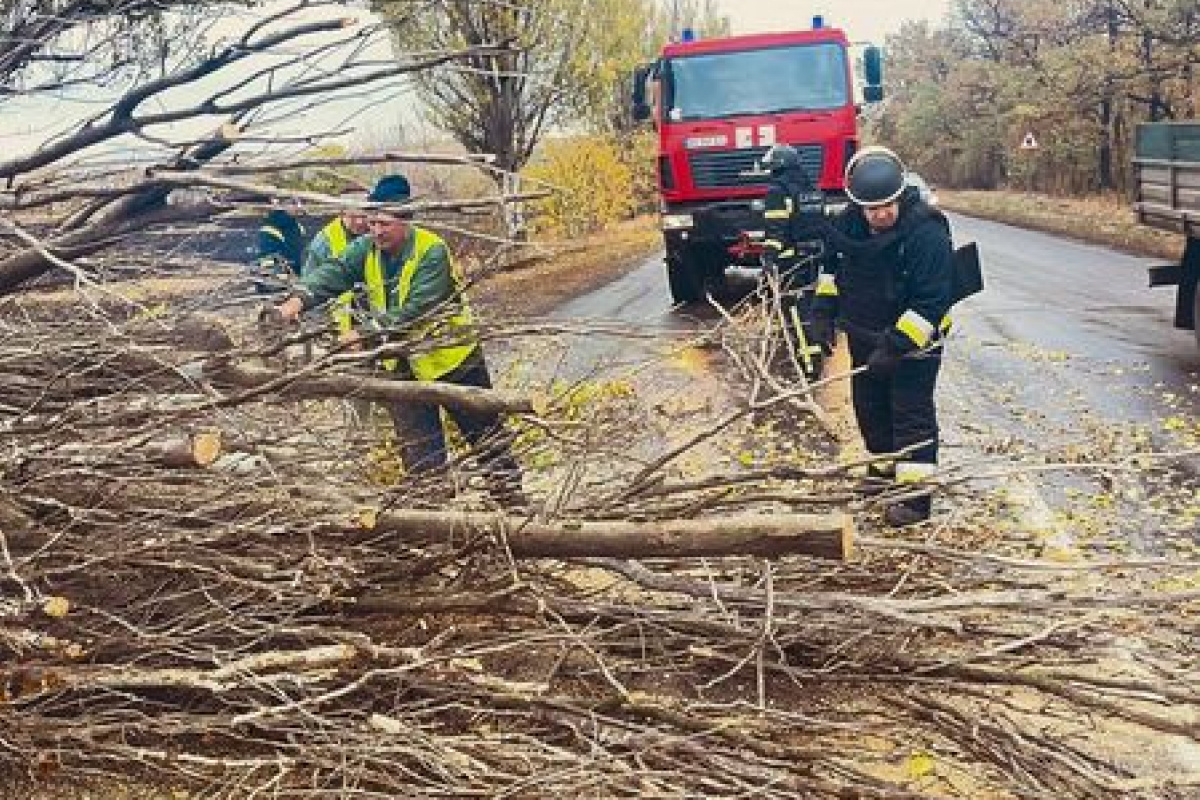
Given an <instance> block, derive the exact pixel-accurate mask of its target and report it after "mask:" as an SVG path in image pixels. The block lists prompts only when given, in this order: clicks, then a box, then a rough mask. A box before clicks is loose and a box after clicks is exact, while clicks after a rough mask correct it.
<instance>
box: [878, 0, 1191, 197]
mask: <svg viewBox="0 0 1200 800" xmlns="http://www.w3.org/2000/svg"><path fill="white" fill-rule="evenodd" d="M1198 35H1200V19H1198V15H1197V14H1196V11H1195V4H1194V3H1188V2H1182V1H1177V0H1162V1H1161V2H1160V1H1158V0H1153V1H1152V2H1140V1H1139V2H1132V1H1130V2H1126V1H1125V0H1081V2H1073V3H1067V4H1058V5H1047V4H1043V3H1039V2H1034V0H959V2H958V3H957V5H956V11H955V14H954V16H953V18H952V20H951V21H950V23H949V24H948V25H947V26H946V27H945V28H944V29H940V30H931V29H929V28H928V27H927V26H924V27H913V26H910V27H907V28H905V29H903V30H902V31H901V32H900V33H899V34H897V35H895V36H893V37H891V38H890V39H889V40H888V49H889V58H890V62H891V75H892V81H893V82H894V83H895V86H894V88H893V92H892V98H891V100H890V102H889V105H888V107H887V108H886V109H885V110H884V111H883V113H882V114H880V115H879V117H878V119H877V120H876V132H877V134H878V135H879V136H880V137H881V138H885V139H887V140H889V141H892V142H893V143H895V144H896V145H897V146H899V147H901V148H902V149H904V150H905V152H907V153H910V154H912V155H911V156H910V158H911V159H912V160H913V161H914V163H916V164H917V165H918V166H920V167H921V168H922V169H924V170H926V171H928V172H929V173H930V175H931V176H932V177H934V178H936V179H937V180H941V181H945V182H947V183H949V184H951V185H959V186H970V187H980V188H988V187H992V186H996V185H1001V184H1005V183H1011V184H1015V185H1018V186H1023V187H1026V188H1038V189H1045V190H1051V191H1060V192H1075V193H1079V192H1089V191H1095V190H1105V189H1114V188H1115V189H1120V188H1123V187H1124V186H1125V185H1126V183H1127V180H1128V175H1127V166H1126V165H1127V164H1128V163H1129V160H1130V154H1131V146H1132V145H1131V140H1132V130H1133V127H1134V125H1136V123H1137V122H1140V121H1143V120H1147V119H1161V118H1172V117H1177V116H1179V115H1180V112H1181V111H1182V112H1184V113H1194V112H1195V107H1194V100H1192V98H1193V97H1194V95H1195V92H1194V86H1193V84H1194V78H1193V75H1192V65H1193V64H1194V63H1195V61H1196V60H1197V58H1198V57H1200V50H1198V49H1197V45H1196V42H1197V40H1198ZM931 54H932V55H931ZM1033 131H1036V132H1037V138H1038V141H1039V143H1040V145H1041V147H1040V148H1039V150H1038V151H1036V152H1029V151H1021V150H1019V149H1018V147H1017V145H1018V144H1019V142H1020V141H1021V139H1022V137H1023V136H1024V134H1025V133H1026V132H1033Z"/></svg>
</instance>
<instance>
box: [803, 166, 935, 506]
mask: <svg viewBox="0 0 1200 800" xmlns="http://www.w3.org/2000/svg"><path fill="white" fill-rule="evenodd" d="M846 194H847V195H848V196H849V198H850V201H851V203H850V204H849V205H848V206H847V208H846V209H845V210H844V211H843V212H842V213H841V214H840V215H839V216H838V217H837V218H836V219H835V220H834V221H833V225H832V226H831V227H830V230H829V232H828V237H827V239H828V242H829V244H830V255H829V257H827V258H826V260H825V262H824V265H823V267H822V272H821V275H820V276H819V277H818V282H817V297H816V300H815V302H814V322H813V325H812V330H813V336H814V338H815V339H817V340H818V341H820V342H822V344H824V345H826V346H832V343H833V335H834V334H833V330H834V321H835V320H836V322H837V325H838V326H839V327H841V328H842V329H843V330H844V331H845V332H846V338H847V341H848V343H849V346H850V357H851V361H852V363H853V365H854V366H855V367H860V366H866V367H867V369H866V370H865V371H863V372H859V373H857V374H855V375H854V377H853V378H852V383H851V386H852V393H853V401H854V414H855V418H856V420H857V423H858V429H859V432H860V433H861V434H862V437H863V441H864V444H865V445H866V449H867V450H868V452H870V453H871V454H873V455H879V456H884V455H888V454H899V455H897V456H896V457H895V458H894V459H880V460H878V461H875V462H873V463H872V464H871V465H870V466H869V468H868V485H869V484H870V482H871V481H874V482H875V486H877V487H890V486H892V485H893V483H894V484H900V485H901V488H903V489H905V490H906V491H904V492H903V493H901V494H900V496H901V497H902V498H903V499H901V500H899V501H897V502H895V503H892V504H890V505H888V506H886V507H885V508H884V515H883V516H884V522H885V523H886V524H888V525H890V526H893V527H902V526H905V525H911V524H913V523H917V522H920V521H922V520H925V519H928V518H929V514H930V510H931V504H932V496H931V494H930V493H929V491H928V490H926V491H922V490H921V487H920V485H919V484H920V483H921V482H922V481H923V480H925V479H927V478H928V477H929V476H930V475H931V473H932V472H933V471H934V469H935V467H936V464H937V457H938V421H937V409H936V406H935V402H934V391H935V388H936V384H937V378H938V371H939V369H940V368H941V360H942V341H941V337H942V335H943V334H944V333H945V332H946V331H947V330H948V328H949V317H948V312H949V309H950V306H951V303H952V290H953V251H952V246H951V240H950V229H949V224H948V222H947V221H946V218H945V217H944V216H942V214H941V213H940V212H938V211H936V210H935V209H932V208H930V207H929V206H928V205H927V204H926V203H924V202H923V201H922V200H921V199H920V196H919V194H918V192H917V190H916V189H914V188H912V187H908V186H906V183H905V168H904V165H903V163H902V162H901V161H900V158H899V157H898V156H897V155H896V154H895V153H893V152H892V151H890V150H888V149H886V148H882V147H870V148H866V149H864V150H862V151H861V152H859V153H858V154H856V155H855V156H854V158H852V159H851V160H850V162H849V163H848V164H847V165H846Z"/></svg>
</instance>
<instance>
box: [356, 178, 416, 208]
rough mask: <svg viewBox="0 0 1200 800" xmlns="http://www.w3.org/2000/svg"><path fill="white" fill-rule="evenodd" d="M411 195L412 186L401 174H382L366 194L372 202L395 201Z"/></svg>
mask: <svg viewBox="0 0 1200 800" xmlns="http://www.w3.org/2000/svg"><path fill="white" fill-rule="evenodd" d="M410 197H412V188H411V187H410V186H409V185H408V178H406V177H404V176H403V175H400V174H396V175H384V176H383V177H382V178H380V179H379V183H377V184H375V188H374V189H372V190H371V193H370V194H369V195H367V200H369V201H371V202H372V203H396V202H400V201H403V200H407V199H408V198H410Z"/></svg>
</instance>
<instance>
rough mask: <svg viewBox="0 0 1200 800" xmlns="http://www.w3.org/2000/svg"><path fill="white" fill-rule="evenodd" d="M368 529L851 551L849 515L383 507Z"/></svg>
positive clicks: (552, 544)
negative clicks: (640, 516) (544, 513)
mask: <svg viewBox="0 0 1200 800" xmlns="http://www.w3.org/2000/svg"><path fill="white" fill-rule="evenodd" d="M364 525H365V526H366V527H370V528H371V530H372V532H374V533H380V532H384V533H399V534H402V535H412V536H415V537H420V538H442V539H444V538H450V537H453V536H462V535H464V534H481V533H488V534H492V535H495V536H497V537H498V538H501V539H502V540H503V541H504V542H505V543H506V544H507V546H508V549H509V550H510V551H511V552H512V554H513V556H515V557H517V558H577V557H585V556H600V557H612V558H660V557H661V558H672V557H694V556H731V555H748V556H781V555H807V556H815V557H817V558H828V559H834V560H842V561H844V560H846V559H848V558H849V557H850V555H851V552H852V550H853V540H854V521H853V519H852V518H851V517H850V515H848V514H771V515H768V514H740V515H737V516H730V517H711V518H707V517H706V518H703V519H690V520H663V521H660V522H632V521H628V520H616V521H597V522H569V521H568V522H555V523H547V522H539V521H536V520H529V519H526V518H523V517H513V516H505V515H502V514H488V513H445V512H437V511H414V510H395V511H385V512H381V513H379V514H377V515H374V516H373V518H371V519H367V520H364Z"/></svg>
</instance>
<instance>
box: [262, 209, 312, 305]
mask: <svg viewBox="0 0 1200 800" xmlns="http://www.w3.org/2000/svg"><path fill="white" fill-rule="evenodd" d="M303 255H304V228H303V227H302V226H301V225H300V223H299V222H297V221H296V218H295V217H294V216H293V215H292V214H291V212H289V211H286V210H284V209H282V208H273V209H271V210H270V211H268V212H267V216H266V219H264V220H263V224H262V227H260V228H259V229H258V239H257V247H256V256H255V267H256V275H257V279H256V280H255V282H254V289H255V291H257V292H258V293H259V294H272V293H275V292H279V291H282V290H283V287H284V286H286V285H287V283H288V282H289V281H290V280H291V279H292V278H294V277H296V276H298V275H299V274H300V264H301V261H302V259H303Z"/></svg>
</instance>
